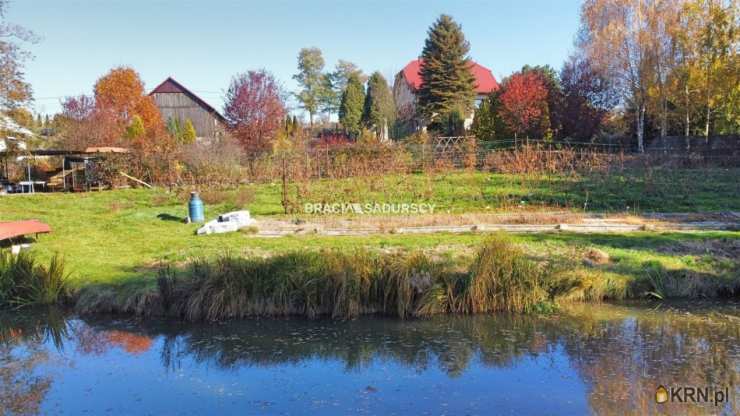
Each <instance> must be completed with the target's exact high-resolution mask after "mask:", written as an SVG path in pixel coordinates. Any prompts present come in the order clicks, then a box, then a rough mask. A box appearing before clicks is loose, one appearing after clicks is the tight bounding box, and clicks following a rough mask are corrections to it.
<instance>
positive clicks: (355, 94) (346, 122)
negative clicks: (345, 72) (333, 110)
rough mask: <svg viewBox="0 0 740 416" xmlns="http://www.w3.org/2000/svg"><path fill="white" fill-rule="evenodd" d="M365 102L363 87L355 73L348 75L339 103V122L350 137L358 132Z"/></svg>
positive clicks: (355, 135)
mask: <svg viewBox="0 0 740 416" xmlns="http://www.w3.org/2000/svg"><path fill="white" fill-rule="evenodd" d="M364 102H365V87H363V86H362V83H361V82H360V79H359V77H358V76H357V75H356V74H352V75H350V77H349V79H348V80H347V87H346V88H345V89H344V92H343V93H342V101H341V103H340V105H339V122H340V123H342V127H344V129H345V130H346V131H347V133H348V134H349V135H350V136H352V137H357V136H358V135H359V134H360V130H361V124H360V122H361V121H362V108H363V103H364Z"/></svg>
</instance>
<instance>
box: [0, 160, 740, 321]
mask: <svg viewBox="0 0 740 416" xmlns="http://www.w3.org/2000/svg"><path fill="white" fill-rule="evenodd" d="M712 172H713V173H711V177H713V178H715V179H717V181H716V182H714V183H711V184H708V182H701V183H705V185H700V184H699V182H696V181H697V179H696V177H693V178H694V179H690V177H689V176H686V175H684V176H685V177H683V176H681V175H683V173H681V171H679V172H678V173H675V174H674V175H678V176H681V177H682V178H683V180H685V181H688V185H686V186H691V187H694V185H695V186H696V187H700V188H701V187H703V188H701V189H703V190H702V191H701V192H697V193H692V194H690V195H674V194H661V195H663V197H664V202H665V204H666V206H667V207H673V208H681V207H684V208H686V207H691V206H697V207H703V208H712V207H714V208H716V207H717V206H718V204H719V206H721V207H722V208H724V209H726V212H724V213H692V212H684V213H679V214H675V215H671V216H665V215H662V214H656V213H650V212H642V211H638V210H636V209H634V208H632V209H630V211H629V212H625V211H623V212H598V211H597V212H594V211H588V210H587V211H584V210H579V209H575V208H572V207H571V208H563V207H562V206H560V207H559V206H558V205H557V204H553V205H547V204H544V203H543V204H540V205H538V206H534V207H533V206H532V204H530V205H529V206H527V204H523V205H522V204H520V205H519V206H518V207H517V208H512V207H511V206H508V205H506V204H504V203H503V201H504V199H503V195H504V194H507V193H511V192H515V191H516V193H511V195H518V196H517V197H521V198H524V196H526V195H520V193H521V192H530V191H531V192H530V194H528V195H529V196H528V197H527V198H528V199H527V200H528V201H530V202H531V201H533V200H535V199H537V200H539V201H540V202H543V201H545V199H543V198H544V197H545V196H546V195H547V194H548V192H555V191H556V190H557V189H560V188H556V185H552V186H550V188H547V187H545V188H538V189H539V191H533V189H534V188H533V187H532V182H527V181H534V180H535V179H533V178H534V175H530V176H521V177H518V179H515V178H514V177H513V176H512V175H509V176H506V175H492V174H483V173H467V172H457V173H450V174H446V175H442V174H438V175H432V176H430V177H425V176H422V175H410V176H407V177H383V178H381V179H377V180H382V181H383V183H386V185H384V187H381V188H378V189H376V190H375V191H373V190H372V189H370V188H373V187H374V186H375V185H373V183H371V182H372V181H371V180H370V179H363V178H360V179H358V180H357V181H355V182H348V181H347V180H337V181H330V180H326V181H324V180H322V181H317V183H316V184H313V185H312V186H315V187H317V189H318V188H322V189H323V188H327V189H326V192H325V193H324V195H325V196H327V195H331V198H334V199H331V198H330V199H327V200H326V202H331V201H334V200H342V198H345V197H347V198H349V197H351V196H352V195H355V197H356V198H364V199H357V200H358V201H359V202H366V201H371V200H372V199H373V198H378V200H379V201H381V202H391V203H392V202H399V201H400V199H399V198H401V196H404V197H414V198H419V200H420V201H422V202H424V203H435V204H436V205H437V207H438V209H440V210H443V211H442V212H438V213H435V214H431V215H420V216H408V215H395V216H394V215H390V216H389V215H376V216H344V217H343V216H317V215H314V216H310V215H304V214H291V215H285V214H281V213H280V211H281V209H282V207H281V206H280V199H279V198H280V197H279V195H280V193H279V190H280V188H279V186H277V185H270V184H264V185H254V186H248V187H243V188H239V189H237V190H227V191H218V193H217V195H204V196H206V197H207V198H206V199H207V201H206V202H207V205H206V212H207V217H208V218H212V217H213V216H214V215H216V214H217V213H222V212H226V211H229V210H233V209H239V208H247V209H249V210H250V211H251V212H252V213H254V214H255V217H256V218H257V220H258V224H257V229H256V230H252V229H249V230H245V231H246V232H238V233H230V234H223V235H210V236H196V235H195V234H194V231H195V229H196V228H197V225H195V224H184V223H183V222H182V220H183V219H184V216H185V215H186V206H185V199H183V198H186V196H183V195H181V193H179V192H174V191H173V192H170V191H167V190H165V189H154V190H143V189H132V190H120V191H109V192H93V193H85V194H39V195H30V196H29V195H22V196H12V197H2V198H0V217H1V218H2V220H14V219H28V218H37V219H40V220H42V221H44V222H47V223H49V224H50V225H51V226H52V229H53V232H52V234H50V235H44V236H41V237H39V239H38V241H37V242H36V243H35V244H33V247H32V250H31V253H32V254H33V255H34V256H35V257H36V259H37V260H38V262H39V264H44V265H47V264H48V263H49V261H50V260H51V259H52V258H53V257H54V256H55V255H59V258H60V259H61V258H63V259H64V265H65V268H64V271H65V275H68V279H67V284H68V287H69V290H70V293H71V303H73V304H75V305H77V308H78V310H80V311H86V312H95V311H120V312H124V313H136V314H140V315H151V314H157V313H163V314H180V315H183V316H186V315H192V316H194V317H199V318H205V319H216V318H219V317H228V316H241V315H243V314H245V313H247V312H242V311H240V312H232V313H226V312H220V313H216V314H208V313H202V312H197V313H192V314H189V313H187V311H184V309H186V308H180V310H179V311H178V312H175V311H170V310H168V311H166V313H165V312H164V309H168V308H163V307H162V305H161V304H158V303H157V302H161V300H158V299H160V297H159V294H158V293H159V290H160V289H159V285H158V281H159V277H160V276H161V275H162V273H163V270H166V271H169V272H172V273H173V275H174V276H175V278H174V280H175V281H176V282H177V284H176V285H175V292H177V293H178V294H179V295H178V296H179V298H178V299H179V300H177V302H180V303H183V302H185V299H187V301H188V302H190V299H189V295H188V296H185V295H184V293H191V294H192V293H195V292H196V290H194V289H193V288H194V286H193V283H192V282H193V281H197V279H194V278H193V272H192V269H193V267H192V265H193V264H194V263H197V264H208V265H210V266H209V267H210V268H211V269H217V267H215V266H214V265H217V264H219V262H221V263H223V262H224V258H226V259H227V260H228V261H227V263H230V264H234V265H235V266H234V267H236V268H237V269H239V268H244V267H247V266H248V267H249V268H252V269H259V270H261V271H260V273H263V272H264V271H265V270H268V271H270V270H273V269H274V268H276V267H277V268H279V267H284V268H286V269H288V266H289V265H290V262H288V260H291V259H292V260H291V261H293V262H306V264H305V265H303V266H301V267H303V268H304V269H305V268H309V267H312V266H310V264H312V263H315V262H316V261H317V260H316V259H317V258H318V259H319V260H322V261H323V260H326V259H329V258H331V259H333V261H334V262H335V263H337V264H343V263H347V264H354V263H357V264H368V265H372V267H376V266H377V267H378V270H386V272H384V273H390V272H389V271H388V270H395V269H394V267H395V268H398V263H401V264H403V263H404V262H408V261H410V260H409V259H412V258H417V259H418V258H424V259H426V260H425V261H427V262H428V263H429V264H430V267H432V266H433V267H434V268H435V270H437V269H439V270H444V273H440V274H439V279H440V282H442V281H447V280H450V279H452V280H455V279H461V278H460V276H468V277H467V278H468V279H470V276H471V273H472V272H471V267H472V265H473V263H474V261H475V259H476V256H477V253H479V251H480V249H481V246H482V245H483V244H484V241H485V240H486V239H487V238H488V237H489V236H490V235H491V231H492V230H493V229H489V228H488V226H489V225H490V224H491V223H494V222H496V223H499V224H500V225H501V226H502V227H504V229H506V230H507V231H512V230H509V229H508V228H506V227H509V228H521V229H523V228H526V227H530V228H533V229H532V230H528V231H529V232H528V233H524V234H516V233H510V234H509V235H508V236H507V241H508V242H507V244H510V245H511V246H512V247H514V248H515V249H516V250H518V251H520V252H522V253H523V257H525V258H526V259H527V261H528V262H531V263H532V264H533V265H534V266H536V267H540V268H543V270H544V271H543V272H542V274H541V275H538V277H537V279H540V281H541V282H540V284H541V287H543V288H544V289H543V290H544V291H545V295H537V296H535V298H536V299H535V300H533V301H532V302H530V303H527V305H525V306H517V307H514V308H512V309H521V310H525V309H531V308H533V307H535V305H538V306H536V307H538V308H539V307H542V308H545V309H547V308H549V307H550V306H549V305H551V304H556V303H558V302H566V301H568V302H572V301H600V300H611V299H615V300H616V299H625V298H642V297H654V298H658V297H662V298H670V297H686V298H691V297H715V296H719V297H724V296H733V295H735V296H736V295H737V293H736V287H737V280H738V275H740V273H739V272H738V270H739V267H738V258H740V249H739V248H738V247H740V232H738V231H731V229H733V224H737V219H736V218H735V216H736V214H735V213H734V212H733V211H737V210H740V202H738V195H740V192H732V189H734V188H737V186H738V185H737V183H735V182H732V181H731V180H730V179H729V176H727V175H728V174H729V173H732V172H731V170H720V169H716V170H713V171H712ZM502 178H508V179H506V180H509V181H512V182H511V183H510V185H511V186H509V187H502V188H499V187H498V186H499V185H502V184H501V183H499V182H500V181H502V180H504V179H502ZM674 179H675V178H674ZM515 180H519V181H520V183H522V184H524V187H523V188H518V187H515V186H513V181H515ZM594 180H595V179H593V178H591V179H588V181H591V182H588V181H586V180H585V179H584V184H582V185H583V186H586V184H587V183H591V185H594V184H595V182H593V181H594ZM540 181H541V182H537V183H539V184H540V185H542V186H545V184H546V183H547V182H544V181H545V179H540ZM391 182H392V183H396V184H400V185H399V186H400V191H391V190H392V189H393V187H392V186H390V185H389V184H390V183H391ZM550 182H551V183H553V184H556V183H559V182H558V181H555V180H554V179H553V178H550ZM350 184H353V186H354V188H351V189H350V190H347V188H346V187H348V186H349V185H350ZM424 184H426V185H424ZM692 184H693V185H692ZM422 185H424V186H426V188H424V189H427V190H426V191H424V192H423V193H419V192H416V191H413V192H412V189H413V187H415V186H420V187H422V188H423V187H424V186H422ZM591 185H589V186H591ZM614 185H615V186H614V187H610V188H609V189H612V190H613V191H614V192H617V193H616V194H614V195H610V196H609V198H610V199H609V201H612V203H613V204H617V202H615V201H617V200H621V201H622V202H624V203H627V201H631V200H632V198H636V197H637V195H635V194H634V189H631V188H630V189H627V188H629V187H627V186H626V185H624V184H622V186H621V188H625V189H624V190H622V191H619V187H616V184H614ZM343 186H344V187H345V188H343ZM579 186H580V185H579ZM331 187H334V188H336V189H337V190H338V192H337V194H336V195H334V194H331V193H330V192H328V188H331ZM733 187H734V188H733ZM354 189H365V190H366V191H367V192H368V193H367V195H365V194H362V193H353V192H354ZM383 189H385V191H383ZM419 189H421V188H419ZM585 189H590V188H585ZM661 189H662V188H661ZM692 189H694V188H692ZM697 189H698V188H697ZM561 190H562V189H561ZM717 190H721V191H722V192H723V193H721V195H719V196H717V197H716V198H710V194H711V192H712V191H717ZM473 191H475V192H478V194H476V195H478V196H475V195H469V193H470V192H473ZM581 191H582V190H581ZM581 191H579V192H581ZM725 191H726V192H725ZM414 192H416V193H414ZM502 192H503V194H502ZM558 192H559V191H558ZM599 192H601V191H599ZM618 192H622V193H621V194H620V193H618ZM646 192H647V191H646ZM655 192H657V191H654V192H653V193H650V192H648V193H647V194H646V195H657V194H656V193H655ZM661 192H663V191H661ZM414 195H415V196H414ZM496 195H498V196H496ZM511 195H510V196H511ZM559 195H561V196H562V195H566V194H562V193H561V194H559ZM567 195H569V196H568V198H571V199H573V198H582V197H585V196H586V195H585V194H583V193H574V194H567ZM589 195H593V194H589ZM489 197H490V198H489ZM679 197H680V198H679ZM587 198H591V196H588V197H587ZM619 198H622V199H619ZM677 198H679V199H681V201H683V202H680V203H679V199H677ZM347 200H353V199H347ZM522 200H523V199H522ZM209 201H210V202H209ZM486 201H488V202H491V201H497V202H491V203H492V204H493V206H492V207H491V209H486V207H487V206H484V205H481V204H483V203H486ZM652 203H653V204H657V201H653V202H652ZM496 204H498V205H496ZM615 206H616V205H615ZM448 211H449V212H448ZM271 224H272V225H276V224H277V225H280V226H281V227H284V230H286V231H285V232H283V233H279V234H280V235H281V236H280V237H279V238H260V237H262V236H264V235H260V234H261V233H262V234H264V233H268V232H269V230H270V227H271ZM471 224H472V225H471ZM727 224H729V226H728V225H727ZM313 226H317V227H320V228H322V230H323V232H315V231H312V230H311V227H313ZM543 226H544V227H546V228H548V229H539V228H538V227H540V228H541V227H543ZM615 226H616V227H617V228H619V229H618V230H617V229H615V230H611V232H608V231H610V230H606V228H609V227H611V228H614V227H615ZM260 227H262V228H260ZM589 227H590V228H594V229H593V230H589V233H588V234H581V233H579V231H580V230H579V228H589ZM599 227H601V228H604V229H605V230H601V228H599ZM620 227H621V228H620ZM712 228H717V230H712ZM722 228H725V230H722ZM339 229H344V230H348V232H346V233H344V234H342V233H337V232H335V231H336V230H339ZM363 229H364V231H363ZM368 230H369V231H368ZM402 231H408V232H402ZM602 231H603V232H602ZM358 253H362V254H358ZM360 255H362V256H364V259H363V260H361V261H360V260H357V259H355V258H354V257H353V256H360ZM356 260H357V261H356ZM327 261H328V260H327ZM330 266H331V267H330ZM291 267H293V266H291ZM317 267H318V266H317ZM321 267H323V268H324V269H330V270H334V271H335V272H336V273H339V274H341V275H351V274H353V273H354V272H353V271H352V270H351V268H349V269H348V270H340V269H337V268H336V267H339V266H336V265H334V266H332V265H327V264H324V265H322V266H321ZM332 267H335V268H334V269H332ZM368 267H370V266H368ZM337 270H340V271H337ZM270 273H271V272H270ZM377 273H380V272H377ZM314 276H316V277H318V276H317V275H314ZM359 276H360V277H359V279H360V280H362V279H364V277H362V276H364V275H362V274H359ZM245 279H246V278H245ZM323 279H324V280H328V277H323ZM353 279H354V277H353ZM288 280H290V279H288ZM298 280H300V279H298ZM350 280H352V279H350ZM463 280H464V279H463ZM455 281H457V280H455ZM306 282H307V281H302V284H306ZM265 284H266V285H267V286H270V285H269V284H268V282H265ZM273 286H276V287H277V286H278V285H273ZM323 287H327V288H328V287H333V288H334V290H338V289H337V288H338V287H339V286H331V285H328V284H327V285H324V286H323ZM276 290H277V289H276ZM285 290H288V289H285ZM301 290H303V289H301V288H290V289H289V290H288V292H287V293H289V295H290V296H293V295H294V294H295V293H301V292H300V291H301ZM327 290H328V289H327ZM329 292H331V291H329ZM250 293H251V292H250ZM264 293H267V292H264ZM331 293H333V292H331ZM268 294H269V295H270V296H273V294H270V293H268ZM424 294H427V293H426V292H425V293H424ZM249 296H252V295H249ZM285 296H288V295H285ZM332 296H335V295H334V294H332ZM460 296H461V297H460ZM463 298H464V293H463V291H460V292H459V293H457V294H456V296H455V299H452V300H451V301H450V302H451V305H454V306H445V307H443V308H441V309H444V310H445V311H449V312H461V313H467V312H466V311H469V310H471V308H472V306H471V304H470V303H468V304H467V306H461V305H462V303H461V302H462V301H461V299H463ZM177 302H175V303H177ZM250 302H252V303H259V302H260V301H258V300H257V299H256V298H253V299H251V300H250ZM265 302H267V300H265ZM272 302H273V303H274V301H272ZM312 302H313V303H312ZM414 302H416V301H414ZM468 302H469V301H468ZM278 303H280V304H282V305H283V306H281V307H280V310H281V311H286V310H287V311H291V313H296V314H302V315H306V316H308V315H312V314H314V313H316V314H329V315H332V314H334V306H335V304H339V303H341V302H337V301H332V302H328V301H327V302H325V303H322V304H321V306H320V307H318V306H317V307H316V308H315V309H316V311H317V312H311V310H312V309H311V308H313V307H308V306H305V305H307V304H317V303H316V302H314V301H306V299H305V296H304V298H303V299H302V300H300V301H299V302H298V303H297V304H299V305H304V306H295V304H292V303H291V304H289V305H287V306H286V303H285V302H278ZM357 304H358V306H357V308H355V309H357V310H358V311H367V312H371V311H380V312H383V313H389V314H394V315H399V316H403V315H405V314H408V315H409V316H413V315H417V314H422V312H421V311H420V310H417V309H419V308H420V307H419V305H417V304H415V303H414V305H411V306H408V307H404V309H403V311H404V312H403V313H399V312H398V309H394V310H395V312H393V311H391V308H390V307H388V306H387V305H386V306H383V307H382V308H381V307H379V306H378V305H377V302H375V300H373V301H371V302H367V303H363V301H358V302H357ZM249 308H252V309H249ZM249 308H246V309H249V310H252V312H250V313H255V314H269V313H268V309H269V308H267V306H264V310H262V309H259V308H257V309H255V307H254V305H252V306H250V307H249ZM260 308H262V307H260ZM353 308H354V307H352V308H349V307H348V308H347V310H354V309H353ZM430 308H431V307H430ZM430 308H427V309H430ZM435 308H436V309H439V308H440V307H439V306H435V307H434V308H431V309H435ZM422 309H423V308H422ZM436 309H435V310H436ZM484 309H485V308H484ZM504 309H506V308H504ZM281 313H285V312H281ZM358 313H359V312H358ZM354 315H355V313H354V312H351V313H337V317H347V316H354Z"/></svg>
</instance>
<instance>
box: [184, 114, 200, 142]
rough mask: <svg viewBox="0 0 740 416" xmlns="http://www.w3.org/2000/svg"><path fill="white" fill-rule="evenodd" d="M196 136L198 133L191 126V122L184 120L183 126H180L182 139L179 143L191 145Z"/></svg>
mask: <svg viewBox="0 0 740 416" xmlns="http://www.w3.org/2000/svg"><path fill="white" fill-rule="evenodd" d="M197 136H198V133H196V131H195V127H194V126H193V122H192V121H190V119H189V118H188V119H185V124H184V125H183V126H182V139H181V142H182V143H183V144H193V143H195V138H196V137H197Z"/></svg>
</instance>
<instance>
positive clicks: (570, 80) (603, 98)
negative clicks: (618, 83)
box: [560, 57, 618, 140]
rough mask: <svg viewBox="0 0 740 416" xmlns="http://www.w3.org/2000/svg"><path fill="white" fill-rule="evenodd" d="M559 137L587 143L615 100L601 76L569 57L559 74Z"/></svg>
mask: <svg viewBox="0 0 740 416" xmlns="http://www.w3.org/2000/svg"><path fill="white" fill-rule="evenodd" d="M560 82H561V84H562V87H563V95H564V100H563V108H562V110H561V118H562V124H563V135H564V136H566V137H570V138H575V139H581V140H590V139H591V138H592V137H593V136H594V135H596V133H597V132H598V131H599V128H600V127H601V126H602V125H603V124H604V121H605V118H606V116H607V115H608V114H609V111H610V110H611V109H612V108H613V107H614V106H615V105H616V104H617V102H618V97H617V95H616V93H615V91H614V88H612V85H611V84H610V82H609V81H608V80H607V78H606V77H605V76H603V75H602V74H600V73H599V72H598V71H596V70H595V69H594V67H593V66H592V65H591V63H590V62H589V61H588V60H584V59H579V58H578V57H571V58H570V59H569V60H568V61H566V62H565V64H564V65H563V69H562V70H561V71H560Z"/></svg>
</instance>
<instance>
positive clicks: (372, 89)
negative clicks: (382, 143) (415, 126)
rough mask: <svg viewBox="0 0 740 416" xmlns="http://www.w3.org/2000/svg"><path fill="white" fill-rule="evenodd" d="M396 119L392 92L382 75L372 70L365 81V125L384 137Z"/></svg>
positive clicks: (363, 118) (363, 119)
mask: <svg viewBox="0 0 740 416" xmlns="http://www.w3.org/2000/svg"><path fill="white" fill-rule="evenodd" d="M395 121H396V105H395V102H394V101H393V93H391V89H390V88H389V87H388V82H386V80H385V78H384V77H383V75H381V74H380V72H377V71H376V72H374V73H373V74H372V75H371V76H370V79H369V80H368V81H367V95H366V96H365V105H364V109H363V114H362V122H363V124H364V125H365V127H367V128H369V129H372V130H374V131H375V134H376V136H378V137H380V138H382V139H385V138H387V137H384V136H385V135H384V132H385V133H387V131H388V129H390V128H391V126H392V125H393V123H394V122H395Z"/></svg>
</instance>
